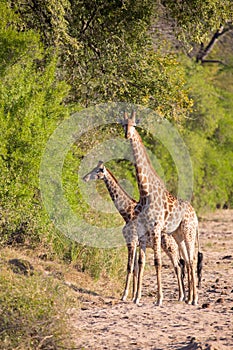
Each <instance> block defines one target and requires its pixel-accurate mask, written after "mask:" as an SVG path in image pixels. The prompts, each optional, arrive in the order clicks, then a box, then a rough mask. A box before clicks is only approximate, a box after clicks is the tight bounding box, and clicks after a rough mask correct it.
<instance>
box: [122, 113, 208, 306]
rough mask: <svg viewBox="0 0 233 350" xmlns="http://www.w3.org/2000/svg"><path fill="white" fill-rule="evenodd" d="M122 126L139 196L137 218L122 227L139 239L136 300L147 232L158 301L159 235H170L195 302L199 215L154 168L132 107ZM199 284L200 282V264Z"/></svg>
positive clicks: (160, 297) (160, 295)
mask: <svg viewBox="0 0 233 350" xmlns="http://www.w3.org/2000/svg"><path fill="white" fill-rule="evenodd" d="M121 124H122V125H123V127H124V131H125V138H126V139H128V140H129V141H130V144H131V148H132V151H133V156H134V166H135V170H136V179H137V183H138V189H139V194H140V199H139V202H138V204H137V205H136V207H135V214H136V218H134V219H133V220H131V221H129V223H128V224H126V227H125V228H124V230H125V231H126V233H125V234H127V231H130V232H132V231H133V232H134V234H135V232H137V233H138V237H139V242H140V249H139V262H140V263H139V273H138V287H137V295H136V299H135V302H136V303H139V301H140V298H141V288H142V277H143V270H144V266H145V254H146V240H147V238H146V236H147V235H149V238H150V240H151V245H152V248H153V251H154V265H155V269H156V276H157V289H158V293H157V302H156V304H157V305H162V302H163V292H162V284H161V264H162V262H161V235H162V233H163V234H167V235H173V237H174V238H175V240H176V242H177V244H178V246H179V249H180V251H181V254H182V256H183V258H184V260H185V264H186V266H187V276H188V300H187V303H188V304H193V305H196V304H197V302H198V293H197V287H196V276H195V267H194V253H195V242H196V240H197V241H198V251H199V237H198V219H197V216H196V213H195V210H194V208H193V207H192V206H191V204H190V203H189V202H187V201H183V200H181V199H177V198H176V197H174V196H173V195H172V194H171V193H169V192H168V190H167V189H166V187H165V184H164V183H163V181H162V180H161V179H160V177H159V176H158V174H157V173H156V171H155V170H154V168H153V166H152V164H151V162H150V159H149V157H148V155H147V152H146V149H145V147H144V145H143V143H142V139H141V137H140V135H139V133H138V132H137V130H136V128H135V126H136V119H135V111H133V112H132V114H131V118H128V115H127V113H124V120H122V121H121ZM202 259H203V254H202V253H201V252H199V253H198V266H199V267H200V266H201V261H202ZM198 273H199V276H198V278H199V284H200V275H201V271H200V268H199V269H198Z"/></svg>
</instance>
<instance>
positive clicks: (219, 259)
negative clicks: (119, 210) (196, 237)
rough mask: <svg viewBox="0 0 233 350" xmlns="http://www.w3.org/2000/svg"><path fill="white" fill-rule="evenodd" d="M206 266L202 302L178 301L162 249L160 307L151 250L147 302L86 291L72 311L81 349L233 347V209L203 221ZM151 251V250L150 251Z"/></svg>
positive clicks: (145, 292) (146, 279)
mask: <svg viewBox="0 0 233 350" xmlns="http://www.w3.org/2000/svg"><path fill="white" fill-rule="evenodd" d="M200 237H201V245H202V251H203V252H204V259H205V260H204V271H203V283H202V289H201V291H200V293H199V305H198V306H190V305H186V304H185V303H181V302H177V301H176V299H177V295H178V293H177V287H176V279H175V277H174V273H173V271H172V268H171V265H170V262H169V261H168V260H167V257H166V256H164V255H163V271H162V277H163V288H164V299H165V300H164V303H163V306H162V307H156V306H155V305H154V304H153V302H154V300H155V292H154V287H155V274H154V272H153V269H152V264H153V261H152V259H151V257H150V255H151V254H148V258H147V264H148V265H149V268H147V270H146V272H145V277H144V283H143V297H142V305H141V306H136V305H135V304H133V303H132V302H131V301H128V302H121V301H120V300H118V299H115V298H111V297H110V296H106V295H105V293H104V291H103V292H102V295H92V296H91V298H86V299H85V297H83V299H82V300H83V301H82V308H81V310H80V311H79V312H78V313H77V311H75V310H74V311H73V314H72V323H73V325H74V328H75V333H76V336H77V339H76V346H77V349H85V350H86V349H135V350H136V349H138V350H139V349H140V350H141V349H143V350H144V349H156V350H175V349H176V350H178V349H179V350H194V349H205V350H207V349H208V350H224V349H228V350H230V349H233V211H230V210H224V211H218V212H217V213H216V214H212V215H209V216H206V217H205V218H204V219H203V220H202V221H201V222H200ZM148 253H149V252H148Z"/></svg>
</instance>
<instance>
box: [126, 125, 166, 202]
mask: <svg viewBox="0 0 233 350" xmlns="http://www.w3.org/2000/svg"><path fill="white" fill-rule="evenodd" d="M133 130H134V132H133V133H132V134H131V136H130V138H129V139H130V143H131V147H132V150H133V156H134V161H135V164H134V165H135V169H136V177H137V182H138V189H139V193H140V198H142V197H146V196H150V195H151V192H152V191H151V188H150V184H153V188H155V187H156V189H158V190H159V189H161V190H163V189H165V185H164V183H163V181H162V180H161V179H160V177H159V176H158V174H157V173H156V171H155V170H154V168H153V166H152V164H151V161H150V159H149V157H148V154H147V151H146V149H145V147H144V145H143V142H142V139H141V137H140V135H139V133H138V132H137V130H136V129H135V128H134V129H133Z"/></svg>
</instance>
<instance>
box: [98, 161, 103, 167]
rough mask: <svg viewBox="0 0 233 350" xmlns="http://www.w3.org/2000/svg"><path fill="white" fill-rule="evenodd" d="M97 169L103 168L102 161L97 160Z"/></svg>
mask: <svg viewBox="0 0 233 350" xmlns="http://www.w3.org/2000/svg"><path fill="white" fill-rule="evenodd" d="M97 167H99V168H103V167H104V162H103V161H102V160H99V163H98V165H97Z"/></svg>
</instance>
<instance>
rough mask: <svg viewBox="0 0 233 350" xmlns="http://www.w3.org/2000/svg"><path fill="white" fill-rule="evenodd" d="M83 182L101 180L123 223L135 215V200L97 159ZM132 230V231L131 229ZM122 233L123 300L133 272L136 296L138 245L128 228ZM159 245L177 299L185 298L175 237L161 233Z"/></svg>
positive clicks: (126, 294)
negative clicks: (172, 275) (174, 281)
mask: <svg viewBox="0 0 233 350" xmlns="http://www.w3.org/2000/svg"><path fill="white" fill-rule="evenodd" d="M83 180H84V181H85V182H88V181H90V180H103V181H104V183H105V185H106V187H107V189H108V192H109V194H110V196H111V198H112V201H113V203H114V205H115V207H116V209H117V210H118V212H119V213H120V215H121V216H122V217H123V219H124V221H125V223H126V224H127V223H129V222H130V221H131V220H132V219H133V217H134V216H135V212H134V208H135V206H136V205H137V201H136V200H134V199H133V198H132V197H131V196H129V194H128V193H126V191H125V190H124V189H123V188H122V187H121V185H120V184H119V183H118V181H117V180H116V178H115V177H114V175H113V174H112V173H111V171H110V170H109V169H108V168H106V167H105V165H104V163H103V162H102V161H99V162H98V164H97V166H96V167H95V168H94V169H93V170H91V171H90V172H89V173H88V174H87V175H85V176H84V177H83ZM133 232H134V231H133ZM123 235H124V238H125V241H126V244H127V248H128V263H127V276H126V282H125V289H124V293H123V296H122V300H123V301H125V300H126V299H127V296H128V291H129V284H130V278H131V275H132V272H133V293H132V299H133V300H134V299H135V297H136V288H137V275H138V263H137V254H136V252H137V251H136V247H137V245H138V243H139V242H138V235H137V233H136V232H135V234H133V235H132V232H129V230H127V231H125V230H124V228H123ZM146 245H147V246H150V242H149V240H147V242H146ZM161 246H162V248H163V250H164V252H165V253H166V254H167V255H168V257H169V259H170V260H171V262H172V265H173V267H174V270H175V274H176V277H177V282H178V290H179V300H183V299H184V298H185V290H184V284H183V277H182V276H183V273H182V272H183V270H182V268H183V265H182V260H181V261H180V254H179V249H178V245H177V243H176V241H175V239H174V238H173V237H172V236H168V235H165V234H162V239H161Z"/></svg>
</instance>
